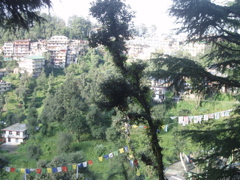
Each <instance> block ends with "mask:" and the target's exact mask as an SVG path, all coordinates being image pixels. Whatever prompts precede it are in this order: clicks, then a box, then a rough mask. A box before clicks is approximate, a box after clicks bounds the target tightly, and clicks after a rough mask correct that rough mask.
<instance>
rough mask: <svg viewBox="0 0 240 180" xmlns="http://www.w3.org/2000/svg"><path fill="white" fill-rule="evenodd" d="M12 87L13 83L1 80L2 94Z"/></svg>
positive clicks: (0, 90)
mask: <svg viewBox="0 0 240 180" xmlns="http://www.w3.org/2000/svg"><path fill="white" fill-rule="evenodd" d="M10 89H11V83H9V82H6V81H3V80H0V93H1V94H2V93H4V92H5V91H8V90H10Z"/></svg>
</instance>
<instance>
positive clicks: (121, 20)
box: [89, 0, 164, 179]
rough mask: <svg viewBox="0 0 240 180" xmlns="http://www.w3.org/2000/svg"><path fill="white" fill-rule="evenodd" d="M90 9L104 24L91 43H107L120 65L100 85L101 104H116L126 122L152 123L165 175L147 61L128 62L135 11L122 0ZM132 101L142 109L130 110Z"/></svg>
mask: <svg viewBox="0 0 240 180" xmlns="http://www.w3.org/2000/svg"><path fill="white" fill-rule="evenodd" d="M90 13H91V15H92V16H93V17H94V18H96V19H97V20H98V22H99V23H100V24H101V27H100V28H99V29H98V30H97V31H96V32H93V33H92V35H91V37H90V38H89V42H90V46H92V47H97V46H100V45H103V46H105V47H106V48H107V50H108V51H109V52H110V54H111V56H112V59H113V63H114V64H115V66H116V67H117V69H118V72H117V73H116V75H114V76H112V77H109V78H108V79H106V81H105V82H103V83H102V84H101V85H100V88H101V92H102V98H101V101H100V102H99V103H98V104H99V107H101V108H103V107H104V108H105V109H109V110H110V109H112V108H117V109H118V110H120V111H122V113H123V119H124V121H125V122H126V121H127V119H128V118H130V119H133V120H134V122H136V123H139V122H140V121H143V122H144V123H146V124H147V126H149V133H148V134H149V138H150V139H151V148H152V152H153V154H154V157H155V163H156V171H157V173H158V178H159V179H164V172H163V170H164V167H163V162H162V148H161V147H160V145H159V140H158V137H157V134H156V131H157V127H158V126H159V125H160V123H156V122H154V119H153V116H152V112H151V108H152V106H153V104H152V101H151V96H150V89H149V87H148V86H146V85H144V83H143V77H144V70H145V68H146V64H145V63H144V62H140V63H132V64H127V63H126V61H127V56H126V52H127V47H126V44H125V41H126V40H129V39H130V38H131V31H130V23H131V19H132V18H133V17H134V13H133V12H131V11H130V9H129V7H128V6H126V4H124V3H123V2H122V1H120V0H97V1H96V2H94V3H92V7H91V8H90ZM131 104H137V105H138V106H139V109H140V111H139V112H136V111H135V112H133V111H131V110H130V107H129V105H130V106H131ZM158 122H159V121H158Z"/></svg>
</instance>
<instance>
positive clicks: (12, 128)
mask: <svg viewBox="0 0 240 180" xmlns="http://www.w3.org/2000/svg"><path fill="white" fill-rule="evenodd" d="M26 129H27V126H26V124H20V123H16V124H13V125H12V126H9V127H7V128H4V129H2V131H25V130H26Z"/></svg>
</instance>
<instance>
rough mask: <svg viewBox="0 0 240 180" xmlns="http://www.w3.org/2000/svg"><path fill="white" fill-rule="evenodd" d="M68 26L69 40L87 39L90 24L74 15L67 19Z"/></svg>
mask: <svg viewBox="0 0 240 180" xmlns="http://www.w3.org/2000/svg"><path fill="white" fill-rule="evenodd" d="M68 26H69V31H70V32H69V33H70V34H69V37H70V39H87V38H88V35H89V32H90V30H91V22H90V21H89V20H88V19H85V18H83V17H78V16H76V15H75V16H72V17H70V18H69V19H68Z"/></svg>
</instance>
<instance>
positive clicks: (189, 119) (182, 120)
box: [170, 109, 232, 126]
mask: <svg viewBox="0 0 240 180" xmlns="http://www.w3.org/2000/svg"><path fill="white" fill-rule="evenodd" d="M231 111H232V109H229V110H227V111H221V112H216V113H211V114H205V115H197V116H179V117H170V118H171V119H175V118H178V124H182V126H186V125H187V124H190V123H199V124H201V123H202V121H208V120H209V119H220V117H228V116H230V112H231Z"/></svg>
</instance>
